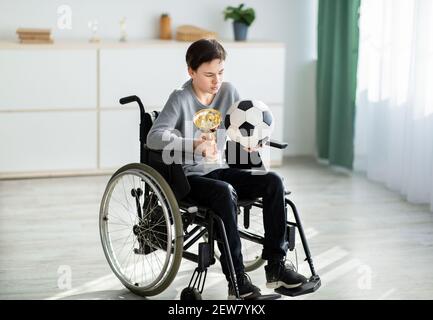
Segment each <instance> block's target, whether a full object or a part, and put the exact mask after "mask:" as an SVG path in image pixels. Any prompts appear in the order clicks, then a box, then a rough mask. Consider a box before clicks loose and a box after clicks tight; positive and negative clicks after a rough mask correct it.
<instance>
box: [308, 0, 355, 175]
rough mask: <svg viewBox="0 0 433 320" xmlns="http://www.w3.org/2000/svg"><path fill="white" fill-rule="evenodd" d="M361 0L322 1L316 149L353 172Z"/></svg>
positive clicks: (320, 8) (320, 153) (320, 11)
mask: <svg viewBox="0 0 433 320" xmlns="http://www.w3.org/2000/svg"><path fill="white" fill-rule="evenodd" d="M360 2H361V0H319V13H318V14H319V16H318V33H317V34H318V43H317V48H318V53H317V83H316V91H317V92H316V101H317V113H316V115H317V118H316V132H317V137H316V138H317V148H318V156H319V158H321V159H328V160H329V163H330V164H331V165H337V166H342V167H345V168H348V169H352V163H353V145H354V144H353V138H354V121H355V96H356V71H357V65H358V42H359V41H358V40H359V28H358V16H359V6H360Z"/></svg>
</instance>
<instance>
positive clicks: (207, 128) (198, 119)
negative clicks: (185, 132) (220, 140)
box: [193, 109, 222, 163]
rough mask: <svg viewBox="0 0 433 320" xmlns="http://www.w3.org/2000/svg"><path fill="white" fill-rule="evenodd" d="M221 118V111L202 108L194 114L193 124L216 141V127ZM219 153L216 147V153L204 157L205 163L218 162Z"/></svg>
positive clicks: (219, 159) (219, 160) (219, 158)
mask: <svg viewBox="0 0 433 320" xmlns="http://www.w3.org/2000/svg"><path fill="white" fill-rule="evenodd" d="M221 120H222V117H221V113H220V112H219V111H218V110H215V109H202V110H199V111H197V112H196V113H195V114H194V119H193V121H194V124H195V126H196V127H197V128H199V129H200V130H201V131H202V132H203V133H205V134H206V135H207V136H208V137H210V138H211V139H213V140H215V143H216V129H217V128H218V126H219V125H220V123H221ZM221 161H222V159H221V154H220V152H219V151H218V148H217V154H216V156H213V157H209V156H208V157H206V158H205V160H204V162H205V163H219V162H221Z"/></svg>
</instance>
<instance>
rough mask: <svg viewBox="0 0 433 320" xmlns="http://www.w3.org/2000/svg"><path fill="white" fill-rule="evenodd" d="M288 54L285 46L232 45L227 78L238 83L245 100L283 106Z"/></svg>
mask: <svg viewBox="0 0 433 320" xmlns="http://www.w3.org/2000/svg"><path fill="white" fill-rule="evenodd" d="M284 57H285V54H284V47H276V48H273V47H271V48H262V47H259V48H229V49H228V56H227V60H226V63H225V79H226V80H227V81H230V82H232V83H233V84H234V85H235V86H236V88H237V89H238V91H239V94H240V95H241V97H242V98H243V99H256V100H262V101H263V102H265V103H267V104H280V105H282V104H283V101H284Z"/></svg>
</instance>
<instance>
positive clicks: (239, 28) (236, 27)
mask: <svg viewBox="0 0 433 320" xmlns="http://www.w3.org/2000/svg"><path fill="white" fill-rule="evenodd" d="M233 31H234V33H235V41H245V40H247V32H248V25H246V24H245V23H243V22H238V21H235V22H233Z"/></svg>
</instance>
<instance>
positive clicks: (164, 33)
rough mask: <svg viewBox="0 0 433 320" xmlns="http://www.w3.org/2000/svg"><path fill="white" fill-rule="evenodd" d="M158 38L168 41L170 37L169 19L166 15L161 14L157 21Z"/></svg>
mask: <svg viewBox="0 0 433 320" xmlns="http://www.w3.org/2000/svg"><path fill="white" fill-rule="evenodd" d="M159 38H160V39H162V40H170V39H171V38H172V36H171V18H170V16H169V15H168V13H163V14H162V15H161V18H160V19H159Z"/></svg>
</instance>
